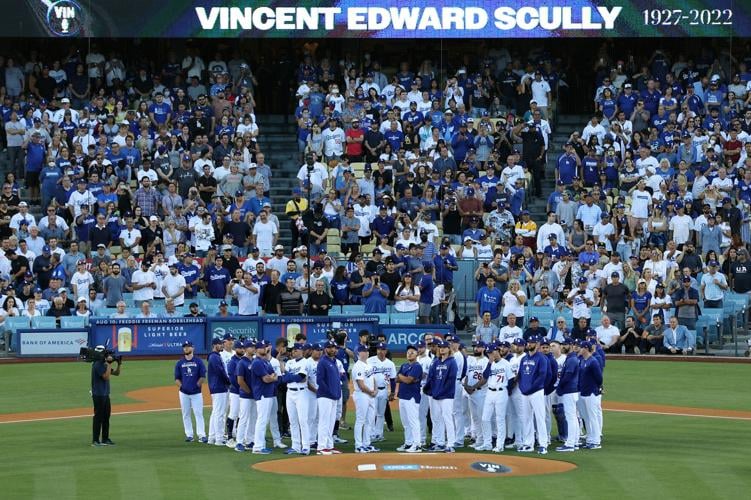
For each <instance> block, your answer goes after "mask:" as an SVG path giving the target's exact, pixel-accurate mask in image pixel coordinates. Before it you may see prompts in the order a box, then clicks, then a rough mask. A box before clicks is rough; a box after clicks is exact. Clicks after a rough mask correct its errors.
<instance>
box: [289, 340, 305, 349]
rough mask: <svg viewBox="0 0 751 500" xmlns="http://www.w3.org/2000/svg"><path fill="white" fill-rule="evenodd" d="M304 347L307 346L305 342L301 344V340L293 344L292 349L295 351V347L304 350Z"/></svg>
mask: <svg viewBox="0 0 751 500" xmlns="http://www.w3.org/2000/svg"><path fill="white" fill-rule="evenodd" d="M304 348H305V344H301V343H300V342H295V343H294V344H292V350H293V351H294V350H295V349H300V350H302V349H304Z"/></svg>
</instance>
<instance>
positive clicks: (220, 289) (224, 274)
mask: <svg viewBox="0 0 751 500" xmlns="http://www.w3.org/2000/svg"><path fill="white" fill-rule="evenodd" d="M222 264H224V258H223V257H222V256H221V255H218V256H217V257H216V258H215V259H214V266H213V267H210V268H208V269H206V271H205V272H204V274H203V282H204V284H205V286H206V292H207V293H208V296H209V297H211V298H212V299H223V298H224V297H226V295H227V285H228V284H229V283H230V281H232V276H230V274H229V271H227V269H225V268H224V267H222ZM183 276H185V275H183ZM185 281H186V283H187V281H188V279H187V278H185Z"/></svg>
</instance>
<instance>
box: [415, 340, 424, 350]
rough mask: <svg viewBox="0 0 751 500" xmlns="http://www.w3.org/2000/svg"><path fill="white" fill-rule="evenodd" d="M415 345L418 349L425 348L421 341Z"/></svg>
mask: <svg viewBox="0 0 751 500" xmlns="http://www.w3.org/2000/svg"><path fill="white" fill-rule="evenodd" d="M415 345H416V346H417V347H418V348H420V347H425V342H424V341H422V340H421V341H420V342H418V343H417V344H415Z"/></svg>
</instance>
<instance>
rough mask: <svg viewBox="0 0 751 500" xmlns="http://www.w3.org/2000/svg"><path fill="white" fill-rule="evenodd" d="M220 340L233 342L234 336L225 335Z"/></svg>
mask: <svg viewBox="0 0 751 500" xmlns="http://www.w3.org/2000/svg"><path fill="white" fill-rule="evenodd" d="M222 340H235V336H234V335H232V334H231V333H225V334H224V335H223V336H222Z"/></svg>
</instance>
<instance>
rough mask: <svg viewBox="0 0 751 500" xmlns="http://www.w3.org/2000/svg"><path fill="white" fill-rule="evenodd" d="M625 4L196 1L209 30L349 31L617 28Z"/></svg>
mask: <svg viewBox="0 0 751 500" xmlns="http://www.w3.org/2000/svg"><path fill="white" fill-rule="evenodd" d="M622 10H623V7H605V6H602V7H589V6H584V7H553V6H543V7H521V8H518V9H517V8H514V7H508V6H502V7H497V8H495V9H493V10H488V9H487V8H483V7H448V6H447V7H388V8H387V7H348V8H342V7H312V8H306V7H276V8H273V7H258V8H252V7H211V8H210V9H207V8H205V7H196V8H195V12H196V16H197V17H198V21H199V22H200V24H201V28H202V29H204V30H214V29H217V28H218V29H222V30H260V31H268V30H288V31H296V30H306V31H318V30H320V29H324V30H332V31H333V30H334V29H336V28H337V19H339V18H341V17H343V18H344V19H345V20H346V22H345V24H344V25H345V26H346V29H347V30H350V31H408V32H410V33H414V32H420V31H428V30H432V31H443V32H452V31H481V30H485V29H486V28H487V27H489V26H491V25H492V27H493V28H495V29H496V30H499V31H510V30H517V29H519V30H522V31H530V30H535V29H538V28H541V29H543V30H549V31H555V30H597V31H600V30H612V29H614V27H615V21H616V19H617V18H618V15H619V14H620V13H621V11H622Z"/></svg>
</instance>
